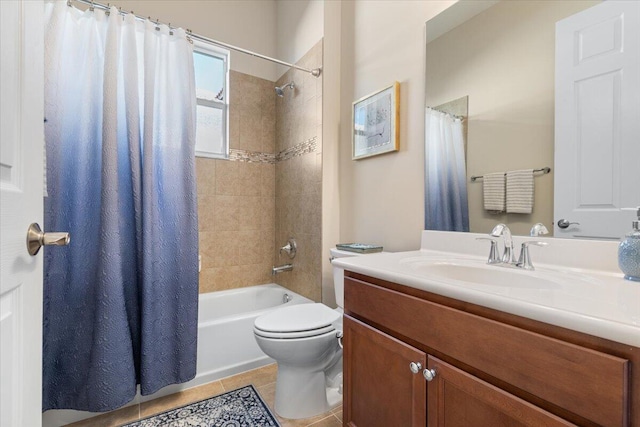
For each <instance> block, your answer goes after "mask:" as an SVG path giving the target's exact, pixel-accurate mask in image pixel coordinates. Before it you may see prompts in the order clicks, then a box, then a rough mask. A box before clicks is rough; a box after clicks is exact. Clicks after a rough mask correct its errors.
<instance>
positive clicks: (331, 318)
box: [253, 249, 359, 419]
mask: <svg viewBox="0 0 640 427" xmlns="http://www.w3.org/2000/svg"><path fill="white" fill-rule="evenodd" d="M358 255H359V254H356V253H352V252H346V251H339V250H337V249H331V257H332V258H340V257H347V256H358ZM334 288H335V292H336V303H337V305H338V308H336V309H332V308H329V307H328V306H326V305H324V304H320V303H314V304H299V305H295V306H290V307H283V308H279V309H277V310H274V311H272V312H270V313H267V314H264V315H262V316H260V317H258V318H257V319H256V320H255V323H254V329H253V331H254V336H255V339H256V342H257V343H258V346H259V347H260V348H261V349H262V351H263V352H264V353H265V354H266V355H267V356H269V357H271V358H272V359H274V360H275V361H276V362H277V363H278V377H277V379H276V401H275V411H276V413H277V414H278V415H280V416H281V417H283V418H292V419H299V418H309V417H313V416H315V415H318V414H322V413H324V412H327V411H329V410H331V409H332V408H334V407H336V406H338V405H340V404H341V403H342V307H343V305H344V272H343V270H342V269H339V268H335V267H334Z"/></svg>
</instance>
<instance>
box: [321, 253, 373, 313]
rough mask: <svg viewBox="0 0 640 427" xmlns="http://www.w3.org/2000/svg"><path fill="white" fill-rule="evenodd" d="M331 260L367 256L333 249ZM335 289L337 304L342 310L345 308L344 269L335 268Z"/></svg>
mask: <svg viewBox="0 0 640 427" xmlns="http://www.w3.org/2000/svg"><path fill="white" fill-rule="evenodd" d="M329 252H330V253H331V259H332V260H333V259H334V258H347V257H353V256H366V255H367V254H359V253H356V252H349V251H341V250H340V249H336V248H331V249H330V250H329ZM333 288H334V289H335V291H336V304H337V305H338V307H340V308H344V269H343V268H340V267H336V266H334V267H333Z"/></svg>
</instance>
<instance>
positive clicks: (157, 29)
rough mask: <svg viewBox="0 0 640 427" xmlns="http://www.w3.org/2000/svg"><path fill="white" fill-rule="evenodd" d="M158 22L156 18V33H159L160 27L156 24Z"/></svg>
mask: <svg viewBox="0 0 640 427" xmlns="http://www.w3.org/2000/svg"><path fill="white" fill-rule="evenodd" d="M159 21H160V20H159V19H158V18H156V31H160V25H159V24H158V22H159Z"/></svg>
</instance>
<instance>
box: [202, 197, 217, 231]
mask: <svg viewBox="0 0 640 427" xmlns="http://www.w3.org/2000/svg"><path fill="white" fill-rule="evenodd" d="M215 198H216V196H215V195H213V194H198V230H199V231H213V222H214V218H215V214H216V213H215Z"/></svg>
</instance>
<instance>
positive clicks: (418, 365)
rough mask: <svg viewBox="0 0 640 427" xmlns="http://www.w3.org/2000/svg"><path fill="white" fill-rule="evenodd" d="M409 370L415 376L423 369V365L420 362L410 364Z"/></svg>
mask: <svg viewBox="0 0 640 427" xmlns="http://www.w3.org/2000/svg"><path fill="white" fill-rule="evenodd" d="M409 369H410V370H411V372H413V373H414V374H417V373H418V372H420V370H421V369H422V363H420V362H411V363H409Z"/></svg>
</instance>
